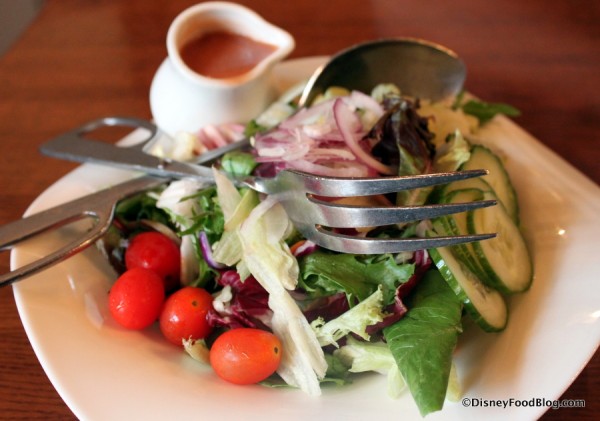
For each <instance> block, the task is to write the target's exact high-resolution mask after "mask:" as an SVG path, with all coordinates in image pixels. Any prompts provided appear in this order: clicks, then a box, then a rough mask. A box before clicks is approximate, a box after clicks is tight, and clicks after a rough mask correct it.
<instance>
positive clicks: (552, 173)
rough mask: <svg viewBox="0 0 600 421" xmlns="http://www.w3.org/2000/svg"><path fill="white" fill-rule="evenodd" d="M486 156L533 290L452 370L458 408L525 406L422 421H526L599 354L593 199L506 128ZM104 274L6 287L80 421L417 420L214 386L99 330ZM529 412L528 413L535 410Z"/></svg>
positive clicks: (376, 382) (570, 172)
mask: <svg viewBox="0 0 600 421" xmlns="http://www.w3.org/2000/svg"><path fill="white" fill-rule="evenodd" d="M322 61H323V58H318V57H317V58H311V59H301V60H293V61H290V62H286V63H283V64H282V65H280V66H279V67H278V69H277V74H278V80H279V83H280V86H281V88H285V87H288V86H290V85H291V84H293V83H296V82H298V81H300V80H303V79H304V78H305V77H307V76H308V75H309V74H310V73H311V71H312V70H313V69H314V68H316V66H317V65H318V64H320V63H322ZM486 132H487V135H488V136H487V139H488V142H487V143H488V144H489V145H491V146H492V147H493V148H494V149H495V150H497V151H499V152H500V153H501V154H503V155H504V156H505V157H507V168H508V170H509V172H510V174H511V176H512V178H513V180H514V183H515V187H516V189H517V191H518V194H519V199H520V203H521V212H522V224H523V227H524V229H525V235H526V237H527V240H528V242H529V243H530V244H531V248H532V250H533V260H534V265H535V281H534V284H533V286H532V288H531V290H530V291H529V292H528V293H526V294H524V295H520V296H516V297H513V298H512V299H511V300H510V315H511V318H510V322H509V326H508V328H507V329H506V330H505V331H504V332H503V333H501V334H485V333H483V332H481V331H479V330H478V329H477V328H475V327H474V326H470V325H467V326H466V332H465V334H464V335H463V337H462V339H461V342H460V346H459V350H458V352H457V355H456V362H457V366H458V370H459V375H460V377H461V380H462V382H463V385H464V395H465V397H468V398H480V399H489V400H500V399H505V400H508V399H511V398H512V399H515V400H524V401H525V402H523V403H522V404H521V405H520V406H515V405H516V403H515V404H513V406H511V407H509V408H508V409H502V408H490V407H483V406H481V405H479V406H472V407H463V405H462V404H461V403H460V402H458V403H450V402H447V403H446V405H445V407H444V409H443V411H442V412H441V413H435V414H432V415H431V416H429V417H428V419H432V420H435V419H442V418H443V419H457V420H466V419H483V417H485V418H486V419H488V420H492V419H498V420H504V419H506V417H510V419H512V420H517V419H536V418H538V417H539V416H540V415H541V414H542V413H543V412H544V411H545V410H546V407H540V406H537V407H536V406H533V407H532V406H529V405H528V404H529V401H530V400H531V399H544V400H546V401H552V400H556V399H558V398H559V397H560V396H561V394H562V393H563V391H564V390H565V389H567V388H568V386H569V385H570V384H571V382H572V381H573V380H574V379H575V377H576V376H577V375H578V373H579V372H580V371H581V370H582V369H583V367H584V366H585V364H586V363H587V362H588V360H589V359H590V358H591V356H592V355H593V353H594V351H595V350H596V348H597V347H598V344H599V343H600V323H599V321H598V317H599V316H600V284H598V282H597V280H598V272H597V264H598V263H597V256H595V253H597V245H598V238H600V224H599V223H598V215H600V188H599V187H598V186H597V185H596V184H594V183H593V182H591V181H590V180H589V179H587V178H585V177H584V176H583V175H582V174H581V173H579V172H578V171H577V170H575V169H574V168H573V167H571V166H569V165H568V164H567V163H566V162H564V161H563V160H562V159H561V158H559V157H558V156H556V155H555V154H554V153H552V152H551V151H549V150H548V149H547V148H545V147H544V146H543V145H542V144H540V143H539V142H538V141H537V140H536V139H534V138H532V137H531V136H530V135H528V134H527V133H526V132H524V131H523V130H522V129H520V128H519V127H518V126H516V125H515V124H514V123H512V122H511V121H509V120H508V119H504V118H500V119H498V120H496V121H495V122H493V123H491V124H490V125H489V127H488V128H487V130H486ZM129 176H130V173H127V172H124V171H117V170H111V169H106V168H100V167H97V166H92V165H84V166H81V167H79V168H77V169H76V170H75V171H73V172H72V173H70V174H68V175H67V176H66V177H64V178H63V179H61V180H59V181H58V182H56V183H55V184H54V185H53V186H51V187H50V188H49V189H48V190H47V191H46V192H44V193H43V194H42V195H41V196H40V197H39V198H38V199H37V200H36V201H35V202H34V203H33V204H32V205H31V207H30V209H29V212H30V213H31V212H34V211H39V210H42V209H44V208H47V207H50V206H52V205H56V204H58V203H61V202H64V201H66V200H69V199H72V198H74V197H76V196H81V195H83V194H86V193H89V192H92V191H95V190H97V189H99V188H101V187H104V186H106V185H108V184H110V183H114V182H117V181H120V180H123V179H125V178H127V177H129ZM65 236H68V232H66V231H62V232H60V233H59V234H56V233H55V234H52V235H48V236H46V237H44V238H43V239H37V240H33V241H30V242H28V243H26V244H24V245H22V246H20V247H18V248H17V249H15V250H14V252H13V254H12V265H13V267H17V266H21V265H23V264H25V263H27V262H29V261H31V260H32V259H33V258H35V257H38V256H41V255H44V254H46V253H47V252H48V251H49V250H51V249H52V247H53V246H54V245H55V243H56V242H57V241H59V240H60V239H62V238H64V237H65ZM113 276H114V274H113V273H112V270H111V269H110V267H109V265H108V264H107V262H106V261H105V260H104V259H103V258H102V257H101V256H100V254H99V253H98V252H97V251H96V250H95V249H94V250H92V249H90V250H87V251H86V252H84V253H82V254H80V255H78V256H75V257H73V258H71V259H70V260H68V261H66V262H64V263H62V264H60V265H58V266H56V267H54V268H52V269H49V270H47V271H45V272H43V273H41V274H39V275H37V276H35V277H32V278H30V279H27V280H24V281H22V282H20V283H18V284H16V285H15V286H14V291H15V299H16V302H17V306H18V309H19V313H20V315H21V318H22V321H23V325H24V326H25V330H26V332H27V335H28V336H29V339H30V341H31V344H32V346H33V348H34V350H35V352H36V354H37V356H38V358H39V360H40V362H41V364H42V366H43V368H44V370H45V371H46V373H47V375H48V377H49V378H50V380H51V381H52V383H53V385H54V386H55V387H56V389H57V390H58V392H59V394H60V395H61V397H62V398H63V399H64V400H65V402H66V403H67V405H68V406H69V407H70V408H71V409H72V410H73V412H74V413H75V415H77V416H78V417H79V418H80V419H86V420H107V419H110V420H118V419H123V420H131V419H145V420H155V419H156V420H164V419H179V420H183V419H198V418H206V417H208V416H211V415H212V416H217V417H219V418H221V419H233V420H237V419H244V420H250V419H257V420H264V419H275V417H281V418H280V419H286V420H295V419H298V420H306V419H323V420H332V419H338V418H340V417H343V418H344V419H347V420H350V419H373V418H375V417H376V416H377V415H380V416H381V418H382V419H383V418H389V417H390V416H394V415H397V416H401V417H402V419H404V420H406V419H420V416H419V413H418V410H417V408H416V405H415V404H414V402H413V400H412V398H411V396H410V395H409V394H408V392H407V393H406V394H405V395H404V396H403V397H402V398H401V399H399V400H392V399H390V398H388V397H387V395H386V384H385V379H384V377H383V376H379V375H373V376H365V377H364V378H361V379H358V380H357V381H356V382H355V383H354V384H353V385H351V386H349V387H345V388H325V389H324V393H323V396H321V397H317V398H316V397H310V396H307V395H305V394H303V393H302V392H299V391H295V390H290V389H276V390H274V389H268V388H264V387H261V386H248V387H239V386H233V385H229V384H226V383H224V382H223V381H220V380H219V379H218V378H217V377H216V376H215V375H214V374H213V373H212V372H211V369H210V368H207V367H204V366H202V365H200V364H198V363H196V362H194V361H193V360H191V359H190V358H188V357H187V356H186V355H184V353H183V352H181V351H179V350H178V349H177V348H175V347H173V346H171V345H169V344H167V343H166V341H164V340H162V339H161V338H160V334H159V332H158V331H157V330H156V329H154V330H152V329H151V330H149V331H145V332H141V333H140V332H133V333H132V332H129V331H124V330H123V329H120V328H119V327H118V326H117V325H116V324H115V323H114V322H113V321H112V320H111V319H110V317H109V316H108V312H107V305H106V301H107V300H106V296H107V292H108V289H109V286H110V283H111V279H113ZM534 403H535V402H534Z"/></svg>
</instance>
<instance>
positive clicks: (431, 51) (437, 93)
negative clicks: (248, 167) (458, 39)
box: [300, 38, 466, 106]
mask: <svg viewBox="0 0 600 421" xmlns="http://www.w3.org/2000/svg"><path fill="white" fill-rule="evenodd" d="M465 78H466V67H465V64H464V63H463V61H462V60H461V59H460V58H459V57H458V55H457V54H456V53H455V52H454V51H452V50H450V49H448V48H446V47H443V46H441V45H438V44H435V43H432V42H429V41H424V40H420V39H415V38H395V39H383V40H377V41H370V42H365V43H362V44H358V45H354V46H352V47H350V48H348V49H345V50H343V51H341V52H340V53H338V54H336V55H335V56H333V57H332V58H331V60H330V61H329V62H328V63H327V64H325V65H324V66H323V67H321V68H320V69H318V70H317V71H316V72H315V73H314V74H313V76H312V77H311V79H310V80H309V82H308V84H307V85H306V87H305V88H304V91H303V93H302V96H301V97H300V105H302V106H304V105H310V104H311V103H312V101H313V100H314V99H315V98H316V97H317V96H318V95H320V94H323V93H324V92H325V91H326V90H327V88H329V87H331V86H341V87H344V88H347V89H351V90H353V89H355V90H359V91H362V92H366V93H369V92H371V90H372V89H373V88H374V87H375V86H376V85H378V84H380V83H393V84H395V85H396V86H397V87H398V88H400V91H401V92H402V94H403V95H409V96H413V97H418V98H424V99H430V100H432V101H436V100H441V99H444V98H446V97H448V96H451V95H455V94H457V93H459V92H460V91H461V90H462V88H463V84H464V81H465Z"/></svg>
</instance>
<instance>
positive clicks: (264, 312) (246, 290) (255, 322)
mask: <svg viewBox="0 0 600 421" xmlns="http://www.w3.org/2000/svg"><path fill="white" fill-rule="evenodd" d="M217 282H218V283H219V285H221V286H223V287H226V286H228V287H230V288H231V293H232V298H231V300H230V301H229V302H228V303H227V305H226V306H225V309H224V311H221V312H219V311H217V310H211V311H210V312H209V314H208V316H207V318H208V322H209V323H210V324H211V326H214V327H227V328H230V329H234V328H238V327H254V328H262V329H265V328H268V327H267V324H266V321H267V320H270V318H271V314H272V312H271V310H270V309H269V306H268V301H269V294H268V293H267V291H265V289H264V288H263V287H262V286H261V285H260V284H259V283H258V282H257V281H256V279H254V277H252V276H249V277H248V278H246V279H245V280H244V281H242V280H241V279H240V276H239V275H238V273H237V272H236V271H235V270H227V271H224V272H222V273H221V275H220V276H219V277H218V279H217Z"/></svg>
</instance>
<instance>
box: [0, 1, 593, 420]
mask: <svg viewBox="0 0 600 421" xmlns="http://www.w3.org/2000/svg"><path fill="white" fill-rule="evenodd" d="M193 3H195V2H194V1H192V0H177V1H175V0H162V1H146V0H128V1H117V0H114V1H108V0H97V1H93V2H92V1H83V0H80V1H76V0H60V1H59V0H48V1H47V2H46V5H45V8H44V9H43V11H42V13H41V15H40V16H39V17H38V18H37V20H36V21H34V23H33V25H32V26H31V27H30V28H29V30H28V31H27V32H26V33H25V34H24V35H23V36H22V37H21V39H20V40H19V41H18V42H17V44H16V45H14V47H13V48H12V49H11V50H10V51H9V52H8V53H7V54H6V55H5V56H4V57H1V58H0V181H1V184H0V185H1V190H0V224H2V223H6V222H8V221H11V220H14V219H17V218H19V217H20V215H21V214H22V213H23V212H24V210H25V209H26V208H27V206H28V205H29V203H31V201H32V200H33V199H35V197H37V196H38V195H39V194H40V193H41V192H42V191H43V190H44V189H45V188H46V187H48V186H49V185H50V184H51V183H52V182H54V181H55V180H57V179H58V178H59V177H61V176H62V175H64V174H66V173H67V172H69V171H70V170H72V169H73V168H74V167H75V165H73V164H68V163H64V162H59V161H56V160H53V159H49V158H45V157H42V156H40V155H39V154H38V152H37V147H38V145H39V144H40V143H41V142H42V141H44V140H46V139H48V138H50V137H51V136H53V135H56V134H57V133H59V132H62V131H65V130H67V129H69V128H72V127H74V126H76V125H78V124H80V123H82V122H85V121H87V120H90V119H94V118H97V117H100V116H105V115H134V116H139V117H145V118H149V117H150V110H149V105H148V89H149V86H150V82H151V80H152V77H153V75H154V72H155V71H156V69H157V67H158V65H159V64H160V63H161V61H162V60H163V59H164V57H165V55H166V50H165V34H166V31H167V28H168V26H169V24H170V22H171V21H172V20H173V18H174V17H175V16H176V15H177V14H178V13H179V12H180V11H182V10H183V9H184V8H186V7H187V6H190V5H192V4H193ZM240 3H243V4H245V5H247V6H249V7H250V8H252V9H254V10H256V11H257V12H258V13H260V14H261V15H263V16H264V17H265V18H266V19H267V20H269V21H271V22H273V23H275V24H277V25H279V26H281V27H284V28H286V29H287V30H289V32H291V33H292V35H293V36H294V37H295V38H296V42H297V47H296V50H295V51H294V52H293V54H292V57H304V56H312V55H323V54H332V53H334V52H336V51H338V50H340V49H342V48H344V47H347V46H349V45H350V44H353V43H356V42H360V41H363V40H367V39H373V38H380V37H390V36H413V37H421V38H425V39H429V40H432V41H436V42H439V43H442V44H445V45H447V46H449V47H451V48H453V49H454V50H456V51H457V52H458V53H459V54H460V55H461V56H462V57H463V58H464V60H465V62H466V63H467V65H468V69H469V75H468V80H467V88H468V89H469V90H471V91H472V92H474V93H476V94H477V95H479V96H480V97H482V98H484V99H489V100H493V101H502V102H507V103H510V104H512V105H514V106H516V107H517V108H519V109H520V110H521V111H522V116H521V117H519V118H518V119H517V120H516V121H517V122H518V123H519V124H520V125H522V126H523V127H524V128H526V129H527V130H528V131H529V132H531V133H532V134H533V135H534V136H535V137H536V138H538V139H540V141H541V142H543V143H544V144H546V145H547V146H548V147H549V148H551V149H552V150H554V151H555V152H557V153H558V154H559V155H561V156H562V157H564V158H565V159H566V160H567V161H569V162H570V163H571V164H572V165H573V166H575V167H576V168H578V169H579V170H581V171H582V172H583V173H584V174H586V175H587V176H588V177H590V178H591V179H592V180H594V181H595V182H596V183H600V165H599V164H598V163H599V162H600V148H599V147H598V145H599V143H598V135H599V133H600V130H599V129H600V99H599V95H598V94H599V93H600V83H599V72H598V69H600V54H599V52H600V26H598V24H597V22H598V21H599V20H600V6H599V4H598V2H594V1H592V0H590V1H586V0H554V1H552V2H547V1H545V0H528V1H521V0H499V1H494V2H483V1H476V0H453V1H447V0H435V1H433V0H431V1H421V0H408V1H407V0H371V1H367V0H329V1H316V0H302V1H282V2H274V1H272V0H246V1H241V2H240ZM7 270H8V253H3V254H2V255H1V256H0V271H2V273H4V272H6V271H7ZM573 275H574V276H576V274H573ZM584 293H585V292H584ZM0 335H1V340H0V418H1V419H9V418H10V419H13V418H17V419H18V418H20V419H36V418H40V419H72V418H74V416H73V414H72V413H71V411H70V410H69V408H68V407H67V406H66V405H65V404H64V403H63V401H62V400H61V398H60V397H59V395H58V394H57V392H56V391H55V389H54V388H53V387H52V385H51V384H50V382H49V381H48V379H47V377H46V375H45V374H44V372H43V370H42V368H41V367H40V365H39V363H38V361H37V359H36V357H35V355H34V353H33V351H32V349H31V347H30V345H29V342H28V340H27V337H26V335H25V333H24V331H23V327H22V325H21V322H20V319H19V316H18V313H17V310H16V308H15V304H14V300H13V298H12V291H11V288H10V287H9V288H4V289H2V290H0ZM556 345H557V347H556V352H560V344H556ZM548 369H549V370H552V367H548ZM599 378H600V353H598V352H597V353H596V355H595V356H594V358H593V359H592V360H591V361H590V363H589V364H588V365H587V367H586V368H585V369H584V370H583V372H582V373H581V374H580V375H579V377H577V379H574V382H573V384H572V385H571V386H570V387H569V389H568V390H567V391H566V392H565V394H564V395H563V398H570V399H585V400H586V402H587V407H586V408H585V409H561V410H556V411H553V410H550V411H549V412H548V413H547V414H546V415H545V416H544V418H545V419H571V418H574V417H579V418H582V419H593V418H595V416H597V414H598V413H600V404H599V403H598V401H599V400H600V399H599V397H600V392H599V390H600V381H599Z"/></svg>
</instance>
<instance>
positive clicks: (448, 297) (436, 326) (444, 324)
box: [383, 270, 462, 416]
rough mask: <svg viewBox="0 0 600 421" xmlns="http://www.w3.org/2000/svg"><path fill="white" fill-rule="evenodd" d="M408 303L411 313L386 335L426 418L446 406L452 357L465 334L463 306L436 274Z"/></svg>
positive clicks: (428, 277)
mask: <svg viewBox="0 0 600 421" xmlns="http://www.w3.org/2000/svg"><path fill="white" fill-rule="evenodd" d="M407 301H408V308H409V309H410V310H409V311H408V313H407V314H406V315H405V316H404V317H403V318H402V319H400V320H399V321H398V322H396V323H395V324H394V325H392V326H389V327H387V328H385V329H384V330H383V333H384V336H385V339H386V341H387V343H388V344H389V347H390V350H391V351H392V354H393V355H394V359H395V360H396V363H397V364H398V368H399V369H400V372H401V373H402V377H403V378H404V380H405V381H406V384H407V385H408V387H409V389H410V392H411V394H412V396H413V398H414V400H415V402H416V404H417V406H418V407H419V410H420V412H421V415H423V416H425V415H427V414H429V413H430V412H434V411H439V410H440V409H442V407H443V405H444V399H445V397H446V391H447V389H448V378H449V376H450V370H451V366H452V353H453V352H454V348H455V347H456V343H457V340H458V335H459V333H460V332H461V331H462V326H461V312H462V304H461V303H460V301H459V300H458V298H457V297H456V294H454V292H453V291H452V289H451V288H450V287H449V286H448V284H447V283H446V282H445V281H444V280H443V278H442V277H441V275H440V273H439V272H438V271H436V270H430V271H429V272H427V273H426V274H425V277H424V278H423V280H422V281H421V282H420V283H419V284H418V285H417V286H416V288H415V290H414V291H413V294H412V295H411V297H409V298H408V299H407Z"/></svg>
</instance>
